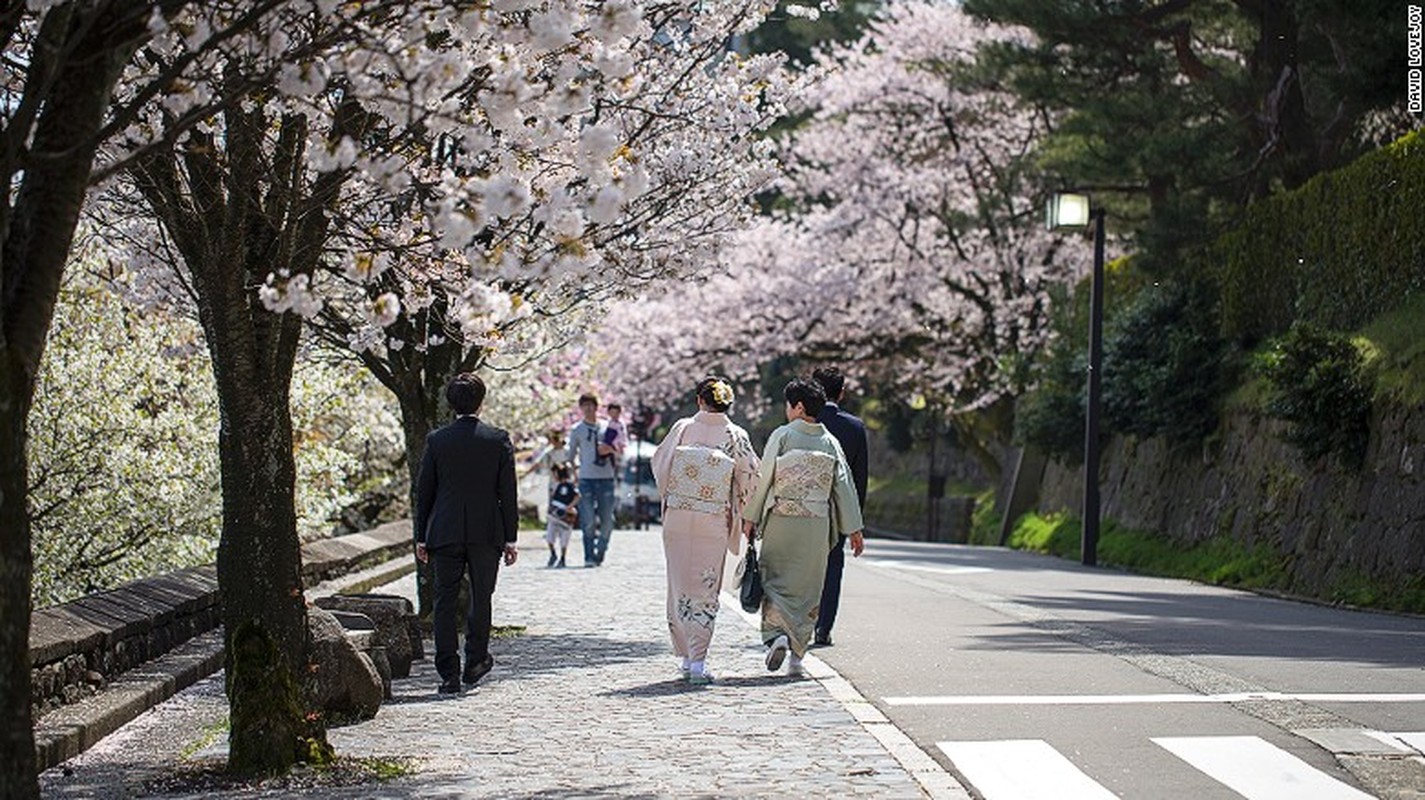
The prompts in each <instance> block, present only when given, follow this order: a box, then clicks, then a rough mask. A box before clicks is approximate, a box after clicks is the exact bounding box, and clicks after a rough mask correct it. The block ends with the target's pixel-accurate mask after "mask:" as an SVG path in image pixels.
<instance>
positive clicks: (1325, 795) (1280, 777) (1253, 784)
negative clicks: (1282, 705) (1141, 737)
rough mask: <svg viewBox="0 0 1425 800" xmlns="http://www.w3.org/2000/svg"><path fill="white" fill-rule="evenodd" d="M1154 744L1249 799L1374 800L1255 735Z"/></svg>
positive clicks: (1165, 740) (1167, 740)
mask: <svg viewBox="0 0 1425 800" xmlns="http://www.w3.org/2000/svg"><path fill="white" fill-rule="evenodd" d="M1153 742H1154V744H1157V745H1158V746H1160V747H1162V748H1164V749H1165V750H1167V751H1168V752H1170V753H1172V754H1173V755H1175V756H1177V757H1178V758H1181V759H1182V760H1184V761H1186V762H1188V763H1189V764H1191V765H1193V766H1194V767H1196V768H1197V769H1199V770H1201V771H1202V772H1205V773H1207V774H1208V775H1209V776H1211V777H1212V779H1213V780H1215V781H1217V782H1219V783H1221V784H1223V785H1224V786H1226V787H1227V788H1229V789H1231V790H1232V791H1234V792H1237V793H1238V794H1240V795H1242V796H1243V797H1245V798H1247V800H1373V798H1372V797H1371V795H1368V794H1366V793H1365V792H1362V791H1360V790H1359V789H1353V788H1351V787H1350V786H1347V785H1346V784H1344V783H1342V782H1341V781H1338V780H1336V779H1335V778H1333V777H1331V776H1330V775H1327V774H1326V773H1324V772H1321V771H1319V770H1317V769H1316V768H1314V767H1312V766H1311V765H1310V764H1307V763H1306V762H1305V761H1302V760H1301V759H1299V758H1297V757H1296V756H1294V755H1292V754H1291V753H1288V752H1286V751H1285V750H1282V749H1281V748H1279V747H1277V746H1276V745H1273V744H1271V743H1270V742H1266V741H1263V740H1262V739H1259V738H1257V737H1255V736H1178V737H1162V738H1155V739H1153Z"/></svg>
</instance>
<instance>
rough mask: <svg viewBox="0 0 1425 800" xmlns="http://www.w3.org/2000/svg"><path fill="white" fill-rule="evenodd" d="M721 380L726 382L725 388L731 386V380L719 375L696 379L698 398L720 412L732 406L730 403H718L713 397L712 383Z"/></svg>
mask: <svg viewBox="0 0 1425 800" xmlns="http://www.w3.org/2000/svg"><path fill="white" fill-rule="evenodd" d="M718 382H722V383H725V384H727V388H729V389H731V388H732V381H730V380H728V379H727V378H724V377H722V376H720V375H709V376H707V377H706V378H703V379H702V380H700V381H698V399H699V400H702V401H703V403H704V404H705V405H707V407H708V408H710V409H712V410H713V411H716V412H718V413H719V414H721V413H722V412H724V411H727V410H728V409H729V408H731V407H732V403H719V402H718V401H717V400H715V399H713V384H715V383H718Z"/></svg>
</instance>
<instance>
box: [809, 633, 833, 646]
mask: <svg viewBox="0 0 1425 800" xmlns="http://www.w3.org/2000/svg"><path fill="white" fill-rule="evenodd" d="M812 644H813V645H814V646H816V647H830V646H831V634H830V633H823V632H821V631H817V632H816V636H815V637H814V638H813V639H812Z"/></svg>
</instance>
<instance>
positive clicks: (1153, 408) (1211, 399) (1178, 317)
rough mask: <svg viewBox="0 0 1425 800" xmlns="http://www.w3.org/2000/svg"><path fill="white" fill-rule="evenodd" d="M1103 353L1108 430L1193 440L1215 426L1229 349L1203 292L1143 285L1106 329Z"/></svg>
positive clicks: (1170, 286)
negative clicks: (1129, 303) (1133, 298)
mask: <svg viewBox="0 0 1425 800" xmlns="http://www.w3.org/2000/svg"><path fill="white" fill-rule="evenodd" d="M1103 350H1104V352H1103V416H1104V422H1105V424H1106V427H1107V428H1108V429H1110V430H1112V431H1114V432H1117V433H1128V434H1133V435H1135V436H1143V437H1147V436H1163V437H1165V438H1167V439H1168V440H1170V441H1174V442H1193V441H1199V440H1201V439H1203V438H1205V437H1206V436H1208V435H1209V434H1210V433H1212V431H1214V430H1215V429H1216V428H1217V420H1218V411H1219V408H1220V405H1221V398H1222V396H1223V393H1224V391H1225V388H1226V383H1225V377H1226V375H1225V370H1224V364H1225V355H1226V352H1227V347H1226V342H1225V341H1224V340H1223V339H1222V337H1221V335H1220V334H1219V333H1218V323H1217V315H1216V312H1215V309H1214V308H1213V302H1212V298H1211V295H1210V294H1209V293H1208V292H1206V291H1204V290H1202V289H1200V288H1189V287H1185V286H1183V285H1181V284H1166V285H1162V286H1155V287H1149V288H1147V289H1145V290H1144V291H1142V292H1140V293H1139V294H1138V296H1137V297H1136V298H1135V300H1134V301H1133V303H1132V305H1130V306H1129V307H1128V308H1127V309H1125V310H1124V311H1123V312H1122V313H1120V314H1119V315H1118V316H1117V317H1116V318H1115V320H1114V323H1113V324H1112V325H1111V326H1109V327H1108V330H1107V331H1106V332H1105V335H1104V344H1103Z"/></svg>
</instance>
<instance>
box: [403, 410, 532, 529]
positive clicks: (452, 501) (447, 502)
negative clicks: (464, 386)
mask: <svg viewBox="0 0 1425 800" xmlns="http://www.w3.org/2000/svg"><path fill="white" fill-rule="evenodd" d="M516 501H517V496H516V493H515V448H514V445H513V444H512V443H511V442H510V435H509V434H508V433H505V432H504V431H502V430H500V429H499V428H495V427H492V426H490V425H486V424H485V423H483V422H481V421H479V420H478V419H476V418H475V417H460V418H458V419H456V420H455V421H454V422H452V423H450V424H449V425H446V426H445V427H444V428H441V429H440V430H438V431H435V432H434V433H431V434H430V435H429V436H427V437H426V453H425V457H424V458H423V459H422V460H421V474H420V477H419V478H418V479H417V482H416V543H417V544H424V545H425V546H426V549H427V550H431V551H435V550H440V549H443V548H451V549H454V548H457V547H462V546H466V545H487V546H489V547H492V548H495V549H501V548H503V547H504V546H505V544H507V543H508V544H513V543H514V541H515V537H516V536H517V535H518V533H519V508H518V503H517V502H516Z"/></svg>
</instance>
